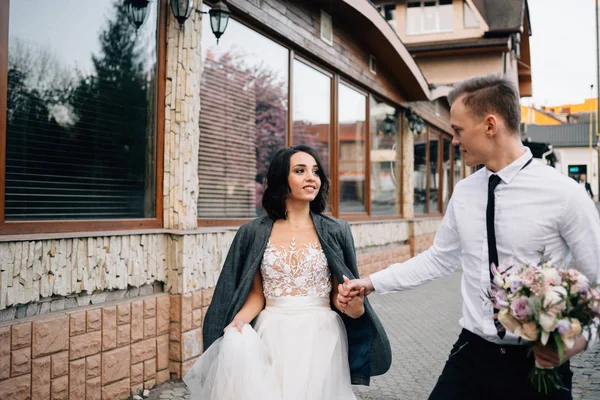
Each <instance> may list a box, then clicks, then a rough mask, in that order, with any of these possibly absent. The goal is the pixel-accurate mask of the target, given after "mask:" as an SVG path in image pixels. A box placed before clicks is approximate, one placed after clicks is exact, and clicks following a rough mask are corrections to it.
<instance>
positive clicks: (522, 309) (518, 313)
mask: <svg viewBox="0 0 600 400" xmlns="http://www.w3.org/2000/svg"><path fill="white" fill-rule="evenodd" d="M510 311H511V313H512V315H513V317H515V319H516V320H517V321H525V320H527V319H528V317H529V315H530V314H531V311H532V310H531V307H529V299H528V298H527V297H525V296H521V297H519V298H517V299H515V300H513V301H512V303H511V304H510Z"/></svg>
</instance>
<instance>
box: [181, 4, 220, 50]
mask: <svg viewBox="0 0 600 400" xmlns="http://www.w3.org/2000/svg"><path fill="white" fill-rule="evenodd" d="M193 9H194V0H171V11H173V15H174V16H175V19H176V20H177V21H178V22H179V25H180V26H181V27H183V25H184V24H185V21H186V20H187V19H188V18H189V17H190V15H191V13H192V10H193ZM198 12H199V13H200V14H208V15H209V16H210V29H211V30H212V32H213V34H214V35H215V37H216V38H217V44H218V43H219V39H220V38H221V36H223V34H224V33H225V29H227V24H229V17H230V16H231V11H229V8H228V7H227V6H226V5H225V4H224V3H223V2H222V1H217V2H216V3H215V5H214V6H212V7H211V9H210V10H208V12H203V11H198Z"/></svg>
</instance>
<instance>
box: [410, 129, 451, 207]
mask: <svg viewBox="0 0 600 400" xmlns="http://www.w3.org/2000/svg"><path fill="white" fill-rule="evenodd" d="M432 134H433V135H436V136H437V137H438V149H437V156H438V161H437V162H438V181H439V188H438V192H439V194H438V201H437V206H438V209H437V210H431V204H430V203H431V201H430V199H431V198H430V196H431V135H432ZM423 135H427V147H426V148H425V155H426V156H425V157H426V161H425V162H426V165H427V192H426V193H427V194H426V195H425V201H426V210H427V212H426V213H423V214H415V217H418V218H428V217H442V216H443V215H444V198H443V196H442V188H443V187H444V168H443V166H444V163H443V158H444V141H445V140H447V141H449V142H450V176H449V181H450V183H449V184H450V185H452V186H449V187H448V190H449V191H450V196H452V190H453V189H454V186H453V185H454V150H453V146H452V136H450V135H449V134H447V133H446V132H444V131H441V130H439V129H434V130H433V132H432V129H431V127H430V126H429V125H428V126H427V130H426V132H425V133H423ZM413 190H414V189H413Z"/></svg>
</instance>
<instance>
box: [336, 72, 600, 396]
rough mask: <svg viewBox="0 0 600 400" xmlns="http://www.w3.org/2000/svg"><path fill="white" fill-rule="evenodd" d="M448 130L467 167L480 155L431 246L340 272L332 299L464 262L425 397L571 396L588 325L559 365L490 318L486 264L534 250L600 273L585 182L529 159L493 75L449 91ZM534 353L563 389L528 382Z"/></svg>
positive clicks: (508, 88) (511, 96) (510, 98)
mask: <svg viewBox="0 0 600 400" xmlns="http://www.w3.org/2000/svg"><path fill="white" fill-rule="evenodd" d="M448 101H449V102H450V104H451V112H450V115H451V122H452V129H453V130H454V137H453V140H452V144H454V145H455V146H459V147H460V150H461V152H462V154H463V157H464V160H465V163H466V164H467V165H469V166H474V165H479V164H484V165H485V168H482V169H480V170H479V171H477V172H475V173H474V174H472V175H471V176H469V177H467V178H466V179H463V180H462V181H460V182H459V183H458V185H457V186H456V188H455V190H454V193H453V194H452V198H451V200H450V203H449V205H448V209H447V211H446V214H445V216H444V218H443V220H442V223H441V226H440V227H439V229H438V231H437V233H436V235H435V239H434V242H433V245H432V246H431V248H429V250H427V251H425V252H423V253H421V254H419V255H418V256H416V257H414V258H412V259H411V260H409V261H407V262H404V263H399V264H393V265H390V266H389V267H388V268H387V269H385V270H383V271H380V272H377V273H374V274H372V275H370V276H369V277H366V278H363V279H356V280H352V281H346V282H345V283H344V284H343V285H341V287H340V291H339V293H340V294H339V297H338V300H339V301H340V302H342V303H347V302H348V301H350V299H351V298H352V297H353V296H355V295H356V293H357V291H358V290H360V289H361V288H364V289H365V293H366V294H369V293H371V292H373V291H377V292H380V293H385V292H391V291H399V290H407V289H411V288H414V287H417V286H420V285H422V284H424V283H426V282H428V281H431V280H433V279H437V278H441V277H443V276H445V275H449V274H451V273H452V272H453V271H455V270H456V268H457V267H458V266H459V265H462V270H463V273H462V285H461V291H462V297H463V307H462V318H461V319H460V324H461V326H462V327H463V329H462V332H461V333H460V336H459V337H458V340H457V341H456V343H455V344H454V347H453V348H452V351H451V352H450V355H449V357H448V360H447V361H446V365H445V366H444V369H443V371H442V374H441V376H440V377H439V379H438V382H437V384H436V386H435V388H434V389H433V392H432V393H431V395H430V399H435V400H437V399H444V400H448V399H496V398H497V399H516V398H518V399H538V398H540V399H571V398H572V396H571V377H572V375H573V374H572V372H571V370H570V367H569V361H568V360H569V359H570V358H571V357H573V356H574V355H576V354H578V353H580V352H582V351H584V350H585V349H586V346H589V345H591V344H592V343H593V342H595V341H596V338H595V337H593V335H592V337H590V335H589V334H588V333H587V332H586V333H585V334H584V335H581V336H579V337H578V338H577V340H576V341H575V345H574V346H573V348H572V349H565V354H564V359H563V364H562V365H560V361H559V357H558V354H557V352H556V351H555V350H553V349H552V348H551V347H550V346H548V347H543V346H535V347H534V348H533V355H532V354H530V353H529V351H528V349H529V348H530V346H527V345H525V343H524V342H523V341H521V340H520V339H519V338H517V337H516V336H515V335H513V334H512V333H511V332H506V331H505V330H504V329H503V327H502V325H500V324H499V323H497V320H494V309H493V306H492V305H491V304H489V302H487V300H486V299H485V296H484V294H485V293H487V291H488V289H489V288H490V264H491V263H494V264H496V265H498V263H500V264H505V265H508V264H511V263H512V262H513V261H514V262H517V263H537V262H538V261H539V255H538V253H537V250H539V249H541V248H542V247H545V249H546V254H548V253H549V254H550V256H551V260H552V261H554V262H555V263H559V265H564V264H565V263H566V262H568V261H569V257H570V256H571V255H572V257H573V259H574V261H575V263H576V264H575V265H576V267H577V268H578V269H579V270H580V271H581V272H582V273H584V274H585V275H586V276H587V277H588V278H589V280H590V282H596V281H597V280H598V279H599V278H600V219H599V218H598V212H597V211H596V208H595V206H594V204H593V203H592V201H591V200H590V199H589V198H588V196H587V195H586V193H585V190H584V189H583V188H582V187H581V186H579V185H578V184H577V182H575V181H573V179H570V178H569V177H567V176H565V175H561V174H560V173H559V172H558V171H556V170H555V169H553V168H551V167H548V166H545V165H542V164H541V163H538V162H536V161H533V160H532V155H531V152H530V150H529V149H528V148H526V147H524V146H523V144H522V143H521V139H520V134H519V124H520V120H521V112H520V106H519V94H518V92H517V90H516V88H515V87H514V86H513V84H512V83H511V82H510V81H507V80H505V79H503V78H499V77H496V76H488V77H481V78H474V79H469V80H467V81H464V82H462V83H459V84H457V85H456V86H455V88H454V90H453V91H452V92H451V93H450V95H449V96H448ZM534 357H535V360H537V361H538V363H539V364H541V365H542V366H549V367H550V366H559V365H560V367H559V368H558V371H559V373H560V375H561V377H562V381H563V389H561V390H558V391H554V392H553V393H550V394H548V395H546V396H544V395H542V394H538V393H536V392H535V391H534V389H533V388H532V386H531V384H530V383H529V381H528V378H527V377H528V374H529V372H530V371H531V370H532V368H533V365H534Z"/></svg>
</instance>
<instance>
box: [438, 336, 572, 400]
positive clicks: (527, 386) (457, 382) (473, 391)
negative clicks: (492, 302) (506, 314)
mask: <svg viewBox="0 0 600 400" xmlns="http://www.w3.org/2000/svg"><path fill="white" fill-rule="evenodd" d="M534 362H535V360H534V356H533V353H530V352H529V346H505V345H498V344H494V343H491V342H488V341H487V340H485V339H483V338H481V337H480V336H478V335H476V334H474V333H471V332H469V331H467V330H466V329H463V330H462V332H461V334H460V336H459V337H458V341H457V342H456V343H455V344H454V346H453V347H452V351H451V352H450V355H449V356H448V360H447V361H446V365H445V366H444V370H443V371H442V374H441V375H440V377H439V378H438V382H437V384H436V386H435V388H434V389H433V391H432V392H431V395H430V396H429V400H453V399H461V400H466V399H473V400H475V399H477V400H479V399H481V400H488V399H489V400H493V399H499V400H500V399H502V400H506V399H511V400H512V399H523V400H525V399H527V400H529V399H531V400H533V399H540V400H541V399H545V400H572V398H573V397H572V395H571V386H572V377H573V373H572V372H571V369H570V367H569V362H568V361H567V362H565V363H564V364H563V365H561V366H560V367H559V368H558V371H559V374H560V376H561V379H562V381H563V382H562V383H563V385H562V388H561V389H559V390H556V391H554V392H551V393H548V394H547V395H544V394H543V393H538V392H537V391H536V390H535V389H533V387H532V386H531V383H530V381H529V378H528V377H529V373H530V372H531V370H532V369H533V367H534Z"/></svg>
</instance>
